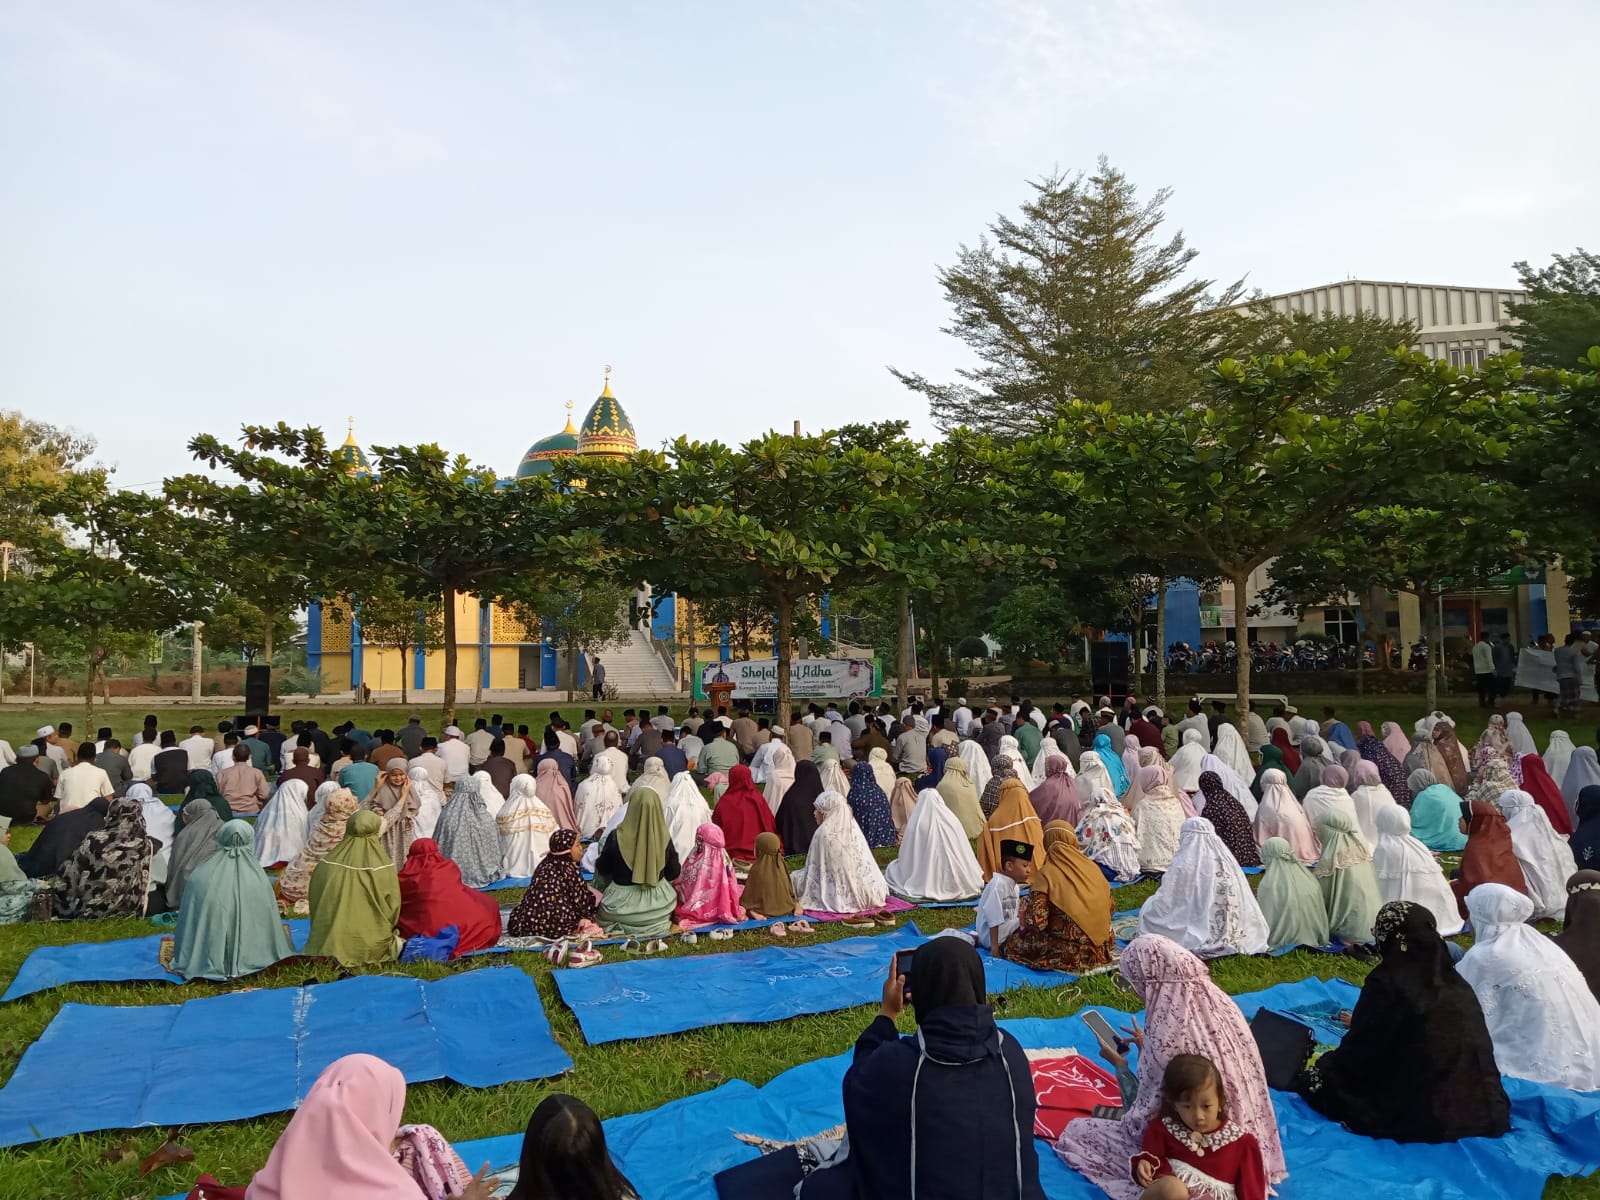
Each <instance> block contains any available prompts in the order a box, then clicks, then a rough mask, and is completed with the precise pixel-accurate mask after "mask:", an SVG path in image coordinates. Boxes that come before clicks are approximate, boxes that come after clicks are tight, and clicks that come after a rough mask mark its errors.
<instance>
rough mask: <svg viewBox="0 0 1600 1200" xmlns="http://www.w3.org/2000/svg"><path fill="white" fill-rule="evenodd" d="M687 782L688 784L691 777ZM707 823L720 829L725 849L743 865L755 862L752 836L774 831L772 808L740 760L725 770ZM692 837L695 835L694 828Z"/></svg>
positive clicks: (697, 834) (754, 844) (753, 837)
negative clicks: (722, 788)
mask: <svg viewBox="0 0 1600 1200" xmlns="http://www.w3.org/2000/svg"><path fill="white" fill-rule="evenodd" d="M689 782H690V785H691V786H692V785H693V782H694V780H693V777H691V778H690V781H689ZM697 790H698V789H697ZM711 823H712V824H714V825H715V826H716V827H717V828H718V829H719V830H720V831H721V832H722V837H723V841H724V844H725V845H726V846H727V852H728V853H729V854H730V855H732V856H733V859H734V861H735V862H736V863H740V864H743V865H744V866H745V867H748V866H749V865H750V864H751V863H752V862H754V861H755V857H756V838H758V837H760V836H761V835H762V834H763V833H776V832H777V826H776V825H775V824H773V821H772V809H770V808H768V807H767V798H766V797H765V796H763V795H762V794H761V793H760V792H759V791H757V790H756V785H755V780H754V779H752V778H751V775H750V768H749V767H747V766H745V765H744V764H742V763H740V764H737V765H735V766H734V767H733V769H732V770H730V771H729V772H728V790H727V791H725V792H723V793H722V799H720V800H718V801H717V807H716V808H714V809H713V810H712V812H711ZM702 824H703V823H702ZM696 836H697V837H698V836H699V829H698V828H697V829H696ZM685 865H687V863H685Z"/></svg>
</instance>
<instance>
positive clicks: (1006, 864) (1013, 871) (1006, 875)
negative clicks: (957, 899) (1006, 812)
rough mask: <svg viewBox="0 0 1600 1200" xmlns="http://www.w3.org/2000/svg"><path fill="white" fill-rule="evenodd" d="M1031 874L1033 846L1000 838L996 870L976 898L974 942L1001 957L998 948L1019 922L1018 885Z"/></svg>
mask: <svg viewBox="0 0 1600 1200" xmlns="http://www.w3.org/2000/svg"><path fill="white" fill-rule="evenodd" d="M1032 875H1033V847H1032V846H1031V845H1029V844H1028V843H1027V842H1017V841H1011V840H1010V839H1003V840H1002V841H1001V842H1000V869H999V870H998V871H996V872H995V873H994V875H993V877H991V878H990V880H989V882H988V883H987V884H985V885H984V889H983V895H981V896H979V897H978V924H977V935H978V945H979V946H983V945H985V944H987V946H988V948H989V953H990V954H992V955H994V956H995V957H996V958H1003V957H1004V954H1002V952H1001V947H1002V946H1003V945H1004V944H1005V940H1006V939H1007V938H1008V937H1010V936H1011V935H1012V934H1013V933H1015V932H1016V931H1017V927H1018V925H1019V924H1020V923H1021V922H1020V919H1019V917H1018V913H1019V912H1020V911H1021V908H1022V890H1021V889H1022V885H1023V884H1025V883H1027V882H1028V880H1029V879H1030V878H1031V877H1032Z"/></svg>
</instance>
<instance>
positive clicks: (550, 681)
mask: <svg viewBox="0 0 1600 1200" xmlns="http://www.w3.org/2000/svg"><path fill="white" fill-rule="evenodd" d="M557 674H558V668H557V663H556V648H555V647H554V646H552V645H551V644H550V639H549V638H547V637H542V638H540V639H539V686H540V687H543V688H553V687H560V686H561V681H560V680H559V679H558V678H557Z"/></svg>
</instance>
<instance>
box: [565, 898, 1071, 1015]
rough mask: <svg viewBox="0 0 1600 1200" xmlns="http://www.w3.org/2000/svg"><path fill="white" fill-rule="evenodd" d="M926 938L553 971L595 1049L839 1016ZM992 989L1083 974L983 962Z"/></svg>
mask: <svg viewBox="0 0 1600 1200" xmlns="http://www.w3.org/2000/svg"><path fill="white" fill-rule="evenodd" d="M925 940H926V939H925V938H924V937H923V936H922V933H921V931H920V930H918V928H917V927H916V926H915V925H914V924H908V925H904V926H902V927H901V928H899V929H896V930H894V931H893V932H890V933H883V934H878V935H876V936H870V937H857V938H844V939H842V940H840V941H837V942H824V943H821V944H819V945H815V946H766V947H763V948H762V949H760V950H745V951H742V952H740V953H738V954H717V955H697V956H694V957H689V958H658V959H641V960H638V961H634V962H620V963H615V964H610V965H605V966H598V967H587V968H584V969H583V970H564V971H556V972H554V976H555V981H556V987H557V988H558V989H559V990H560V992H561V998H562V999H563V1000H565V1001H566V1002H567V1005H568V1007H570V1008H571V1009H572V1011H573V1013H574V1014H575V1015H576V1016H577V1018H578V1025H579V1027H580V1028H582V1030H583V1036H584V1038H585V1039H586V1040H587V1041H588V1042H589V1044H590V1045H599V1044H600V1043H603V1042H615V1041H619V1040H621V1039H623V1038H644V1037H659V1036H660V1035H662V1034H666V1033H682V1032H683V1031H684V1030H687V1029H700V1028H703V1027H704V1026H707V1025H727V1024H760V1023H762V1022H765V1021H782V1020H785V1019H787V1018H789V1017H798V1016H805V1015H807V1014H809V1013H824V1012H834V1011H836V1010H837V1009H841V1008H851V1007H853V1006H855V1005H857V1004H866V1003H869V1002H870V1001H873V1000H876V999H878V998H879V996H881V995H882V993H883V981H884V979H885V978H886V977H887V972H888V969H889V956H890V955H891V954H893V953H894V952H895V951H896V950H908V949H910V948H912V947H914V946H919V945H921V944H922V942H923V941H925ZM984 974H985V977H986V979H987V983H988V987H989V990H990V991H992V992H1003V991H1006V990H1008V989H1010V988H1017V987H1054V986H1058V985H1060V984H1064V983H1070V982H1072V981H1073V980H1074V979H1075V978H1077V977H1076V976H1074V975H1068V974H1066V973H1065V972H1063V971H1035V970H1032V969H1031V968H1028V967H1024V966H1021V965H1019V964H1017V963H1012V962H1006V961H1004V960H997V959H991V958H989V957H988V956H987V955H985V956H984Z"/></svg>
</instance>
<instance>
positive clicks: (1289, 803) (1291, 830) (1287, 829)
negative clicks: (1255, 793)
mask: <svg viewBox="0 0 1600 1200" xmlns="http://www.w3.org/2000/svg"><path fill="white" fill-rule="evenodd" d="M1252 827H1253V828H1254V831H1255V835H1256V844H1257V845H1258V846H1263V847H1264V846H1265V845H1266V844H1267V840H1268V839H1269V838H1275V837H1276V838H1282V839H1283V840H1284V841H1286V842H1288V843H1289V848H1290V849H1291V850H1293V851H1294V856H1295V857H1296V858H1298V859H1299V860H1300V861H1301V862H1303V863H1306V864H1307V865H1310V864H1311V863H1314V862H1316V861H1317V855H1318V854H1320V853H1321V851H1322V848H1321V847H1320V846H1318V845H1317V836H1316V834H1314V833H1312V832H1311V822H1310V821H1308V820H1307V819H1306V810H1305V809H1304V808H1302V807H1301V806H1300V801H1298V800H1296V799H1295V798H1294V793H1293V792H1292V791H1290V790H1289V780H1288V779H1287V778H1286V777H1285V776H1284V773H1283V772H1282V771H1279V770H1276V769H1274V770H1266V771H1262V772H1261V804H1260V806H1259V807H1258V808H1257V809H1256V819H1255V820H1254V821H1253V822H1252Z"/></svg>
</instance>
